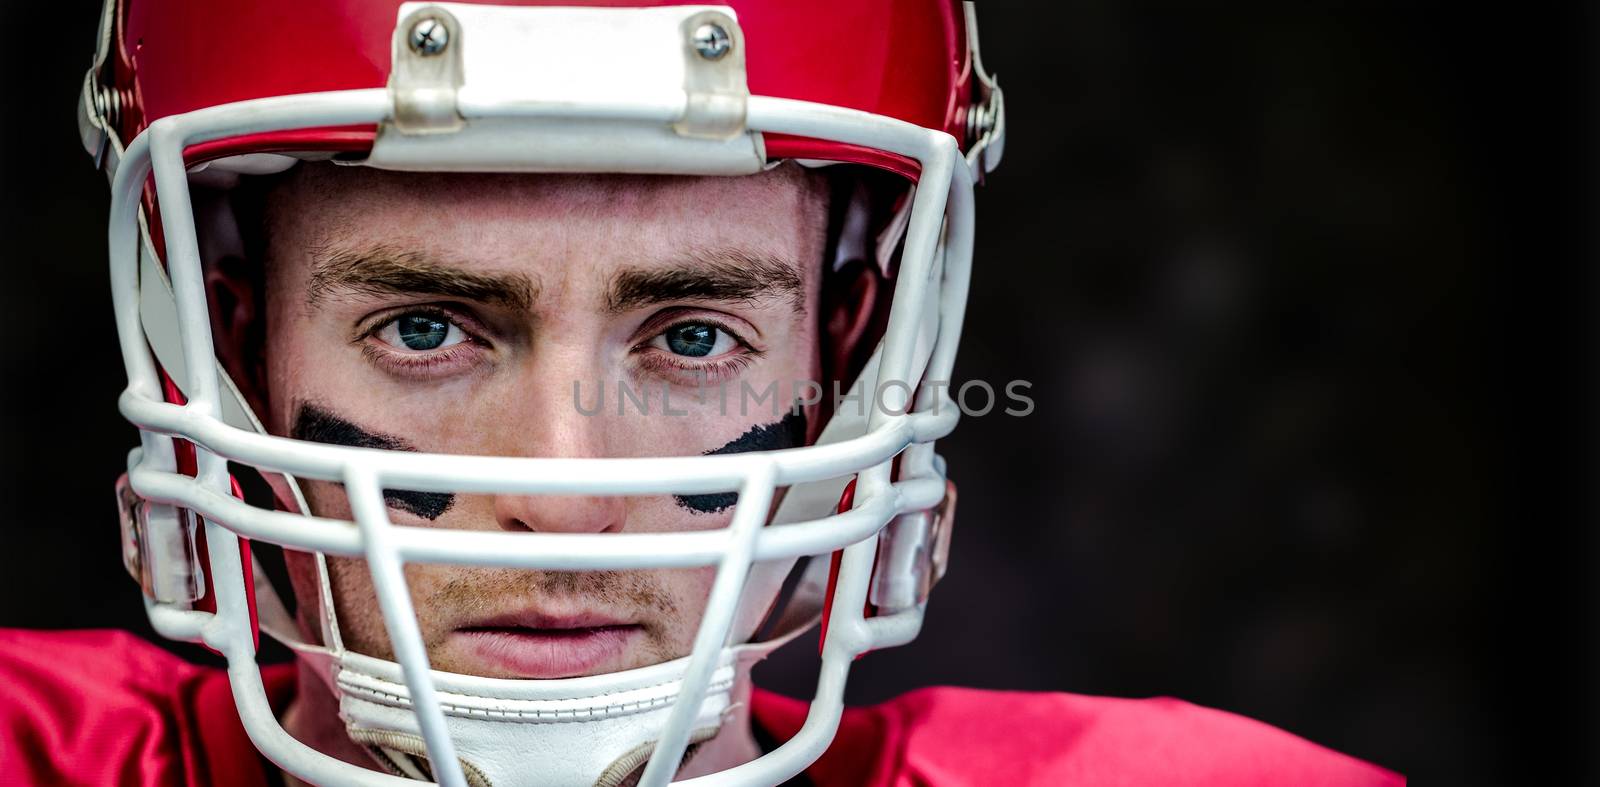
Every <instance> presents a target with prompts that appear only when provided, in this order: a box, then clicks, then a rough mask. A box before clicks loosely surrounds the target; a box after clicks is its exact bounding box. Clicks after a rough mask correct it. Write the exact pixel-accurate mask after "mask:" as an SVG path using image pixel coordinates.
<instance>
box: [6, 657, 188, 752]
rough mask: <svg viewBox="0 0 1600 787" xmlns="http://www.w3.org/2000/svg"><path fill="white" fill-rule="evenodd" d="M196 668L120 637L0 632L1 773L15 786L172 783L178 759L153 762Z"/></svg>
mask: <svg viewBox="0 0 1600 787" xmlns="http://www.w3.org/2000/svg"><path fill="white" fill-rule="evenodd" d="M201 669H202V668H200V667H197V666H195V665H192V664H190V663H188V662H186V661H184V660H183V659H180V658H178V657H177V656H174V655H172V654H170V653H167V652H166V651H164V650H162V649H160V648H158V647H156V646H154V645H152V644H150V643H148V642H146V641H144V640H142V639H140V638H139V637H137V636H134V635H133V634H130V633H128V632H125V631H110V630H87V631H31V630H21V629H0V685H4V686H6V687H7V690H6V696H5V698H4V700H0V772H3V773H6V774H7V778H8V779H10V778H18V779H19V781H17V782H15V783H17V784H51V783H60V782H61V781H62V780H68V781H71V782H72V783H82V784H89V783H107V784H109V783H114V782H115V783H145V784H159V783H173V784H176V783H181V782H182V779H181V777H180V774H181V773H182V767H183V763H181V762H179V761H178V760H179V759H180V758H177V757H167V756H163V755H161V754H159V753H161V752H167V751H171V749H172V743H171V742H172V741H173V740H174V739H175V738H176V737H177V736H178V734H179V731H178V727H179V726H180V725H181V724H183V723H185V721H186V719H185V718H184V715H185V714H184V712H183V703H182V702H181V701H180V697H181V695H182V692H183V691H184V690H185V689H186V687H187V686H190V685H191V684H192V682H193V680H192V679H193V678H194V677H195V676H196V675H198V674H199V673H200V671H201ZM101 778H104V779H106V780H107V781H103V782H100V781H96V780H97V779H101ZM127 778H133V779H134V782H127V781H125V779H127ZM8 783H10V782H8Z"/></svg>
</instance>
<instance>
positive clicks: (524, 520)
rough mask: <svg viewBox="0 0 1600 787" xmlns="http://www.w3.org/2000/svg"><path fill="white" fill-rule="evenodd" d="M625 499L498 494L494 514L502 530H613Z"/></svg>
mask: <svg viewBox="0 0 1600 787" xmlns="http://www.w3.org/2000/svg"><path fill="white" fill-rule="evenodd" d="M626 505H627V501H626V500H624V499H623V498H621V497H577V496H567V495H498V496H496V497H495V500H494V516H495V520H496V521H497V522H499V524H500V527H501V529H503V530H511V531H517V530H531V531H533V532H535V533H615V532H618V531H620V530H622V523H623V521H624V520H625V519H626V516H625V509H626Z"/></svg>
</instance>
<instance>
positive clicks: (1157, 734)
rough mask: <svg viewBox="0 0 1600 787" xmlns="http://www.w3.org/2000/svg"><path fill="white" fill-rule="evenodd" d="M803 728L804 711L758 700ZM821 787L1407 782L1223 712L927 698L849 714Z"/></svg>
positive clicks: (1053, 696)
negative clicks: (859, 786) (828, 786)
mask: <svg viewBox="0 0 1600 787" xmlns="http://www.w3.org/2000/svg"><path fill="white" fill-rule="evenodd" d="M755 710H757V717H758V718H760V720H762V721H766V723H776V725H778V726H786V728H790V729H794V728H798V723H800V720H802V718H803V717H805V704H803V702H798V701H789V699H782V697H771V696H765V694H763V696H758V697H757V707H755ZM810 773H813V776H816V777H818V779H816V781H818V784H827V785H834V784H838V785H845V784H850V785H862V787H928V785H933V787H942V785H966V784H1013V785H1035V784H1037V785H1059V784H1070V785H1075V787H1091V785H1117V787H1134V785H1160V787H1222V785H1227V787H1258V785H1259V787H1267V785H1272V787H1278V785H1286V784H1293V785H1298V787H1392V785H1403V784H1405V777H1403V776H1400V774H1395V773H1392V771H1387V769H1384V768H1379V766H1376V765H1371V763H1365V761H1362V760H1357V758H1354V757H1349V755H1344V753H1339V752H1334V750H1331V749H1325V747H1322V745H1317V744H1312V742H1309V741H1306V739H1302V737H1298V736H1293V734H1290V733H1285V731H1282V729H1277V728H1274V726H1270V725H1264V723H1261V721H1254V720H1250V718H1245V717H1240V715H1234V713H1227V712H1222V710H1213V709H1206V707H1200V705H1192V704H1189V702H1182V701H1178V699H1170V697H1155V699H1115V697H1091V696H1082V694H1058V693H1019V691H979V689H965V688H928V689H920V691H912V693H909V694H904V696H901V697H898V699H893V701H890V702H885V704H882V705H872V707H861V709H851V710H848V712H846V713H845V718H843V721H842V725H840V733H838V737H837V739H835V742H834V747H832V749H830V750H829V752H827V755H826V757H824V758H822V761H819V763H818V765H816V766H814V768H813V769H811V771H810Z"/></svg>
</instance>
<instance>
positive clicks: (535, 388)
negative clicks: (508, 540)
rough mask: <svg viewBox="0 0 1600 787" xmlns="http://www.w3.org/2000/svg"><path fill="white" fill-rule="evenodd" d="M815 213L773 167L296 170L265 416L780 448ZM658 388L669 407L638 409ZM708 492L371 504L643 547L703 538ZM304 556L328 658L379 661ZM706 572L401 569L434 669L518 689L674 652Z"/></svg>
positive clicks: (367, 634)
mask: <svg viewBox="0 0 1600 787" xmlns="http://www.w3.org/2000/svg"><path fill="white" fill-rule="evenodd" d="M825 214H826V190H825V188H824V187H822V186H821V185H820V184H819V183H818V182H817V181H816V180H814V179H813V176H810V175H805V174H802V173H800V172H799V171H798V170H797V169H795V168H793V167H785V168H780V169H778V170H774V171H771V172H767V173H764V174H761V175H756V176H750V177H743V178H660V177H625V176H605V177H601V176H581V177H579V176H554V175H537V176H510V175H436V174H416V173H406V174H400V173H385V172H379V171H374V170H368V169H365V168H336V167H333V166H330V165H306V166H302V167H300V168H299V169H298V170H297V171H296V172H295V173H294V174H292V175H290V176H289V179H288V180H287V181H286V182H284V183H283V184H280V185H278V186H276V187H275V188H274V189H273V191H272V192H271V193H270V194H269V196H268V200H267V217H268V220H267V224H266V226H267V232H268V255H267V257H268V261H267V262H268V264H267V273H266V294H265V309H266V340H265V341H266V347H265V370H264V372H265V374H264V379H265V383H264V386H265V400H266V410H267V414H266V420H267V423H268V428H269V429H270V430H271V431H272V432H273V433H274V434H280V435H289V436H294V437H299V438H302V439H309V440H316V441H321V442H333V443H343V444H347V445H362V446H370V447H383V448H390V449H400V450H415V451H423V452H430V453H445V454H478V455H493V456H533V457H630V456H660V455H668V456H694V455H699V454H703V453H708V452H712V451H723V452H728V451H738V450H762V449H767V448H781V447H786V446H788V445H794V444H799V443H801V442H803V441H804V440H806V439H807V438H808V437H809V435H808V430H807V428H806V423H805V421H804V419H803V418H794V417H790V418H784V416H785V415H787V414H788V412H789V410H788V404H789V401H790V397H791V396H792V393H791V391H792V390H793V385H794V384H795V382H796V381H803V380H816V379H819V374H820V372H819V358H820V355H819V350H820V347H819V335H818V323H819V320H818V316H817V311H818V308H819V303H818V302H819V289H820V286H821V285H820V278H821V273H820V269H821V256H822V252H823V246H824V242H825ZM773 383H776V384H777V391H778V397H777V399H776V400H774V399H768V400H766V401H764V402H762V403H761V404H759V405H756V404H752V403H749V402H747V403H746V404H745V405H744V406H740V398H741V397H740V396H739V392H740V391H741V388H742V385H744V384H748V386H749V387H750V388H751V389H753V390H754V391H757V392H760V391H764V390H766V389H767V388H768V386H769V385H770V384H773ZM575 386H576V388H575ZM719 386H720V387H722V388H724V389H726V390H727V391H728V392H729V394H730V395H729V396H728V397H727V402H728V404H727V405H726V406H724V405H723V404H722V400H721V398H720V397H719V396H718V395H717V394H715V391H716V390H718V387H719ZM624 388H625V389H628V390H627V391H626V392H625V391H623V390H621V389H624ZM663 391H665V392H666V394H665V395H666V397H667V398H668V401H669V403H670V407H671V409H672V411H673V412H674V413H681V414H673V415H667V414H664V413H663V412H662V406H663V401H662V400H663ZM706 391H711V392H712V393H706ZM629 392H631V393H634V394H637V395H639V396H640V398H642V399H644V400H645V401H647V402H648V406H649V414H648V415H644V414H642V413H641V412H640V409H641V408H640V407H639V406H638V405H637V404H636V403H635V401H634V400H633V399H630V398H627V394H628V393H629ZM597 397H603V398H601V399H600V400H599V404H598V409H597ZM749 401H751V402H753V400H749ZM619 405H620V407H621V414H620V415H619ZM774 405H776V407H774ZM775 409H776V412H775ZM812 426H813V427H814V426H815V424H812ZM809 431H810V432H812V433H814V431H815V430H814V428H813V429H811V430H809ZM305 490H306V494H307V497H308V499H309V502H310V504H311V507H312V509H313V511H314V512H315V513H317V514H319V515H323V516H330V517H339V518H348V517H349V516H350V508H349V503H348V501H347V499H346V498H345V495H344V492H343V490H342V488H341V487H340V486H338V485H336V484H332V483H327V482H309V483H306V484H305ZM729 497H730V496H719V495H705V496H691V497H673V496H665V495H664V496H641V497H609V498H585V497H552V496H514V495H499V496H491V495H455V496H451V495H440V494H423V493H416V492H407V491H405V490H393V491H390V492H389V493H388V494H386V502H387V503H388V508H389V515H390V518H391V519H392V520H393V521H394V522H395V523H396V524H400V525H413V526H422V527H436V528H452V529H460V530H507V531H516V532H520V531H534V532H542V533H613V532H631V533H645V532H665V531H683V530H699V529H709V528H716V527H722V526H724V525H726V524H727V522H728V519H729V517H730V516H731V513H732V510H731V508H729V507H728V503H729V502H731V501H730V499H729ZM329 562H330V566H329V568H330V572H331V577H332V584H333V590H334V595H335V599H336V607H337V612H338V616H339V622H340V630H341V633H342V635H343V638H344V642H345V644H346V646H348V647H350V648H351V649H352V650H355V651H357V652H360V653H365V654H368V655H374V656H379V657H386V658H388V657H392V649H391V648H390V645H389V641H388V637H387V635H386V634H385V629H384V625H383V621H382V618H381V616H380V614H379V611H378V604H377V600H376V598H375V595H374V591H373V586H372V583H371V579H370V575H369V574H368V567H367V565H366V563H365V562H364V561H361V560H351V559H330V561H329ZM290 566H291V572H292V574H293V578H294V581H295V589H296V594H297V595H298V597H299V598H300V599H302V601H306V600H309V599H314V598H316V596H315V593H314V588H315V584H314V583H315V578H314V571H313V569H312V564H311V561H310V560H309V559H308V557H307V556H305V555H292V556H291V557H290ZM712 575H713V570H712V569H710V568H706V569H695V570H659V571H627V572H588V573H556V572H531V571H518V570H510V569H486V568H470V567H461V566H449V565H427V564H416V565H408V566H407V568H406V579H407V581H408V582H409V584H410V587H411V592H412V598H413V600H414V602H415V605H416V607H417V614H418V618H419V622H420V624H421V628H422V634H423V638H424V642H425V644H426V646H427V648H428V655H429V657H430V659H431V660H432V664H433V666H434V667H435V668H437V669H441V670H447V671H452V672H461V673H467V674H476V675H484V676H490V677H531V678H553V677H565V676H573V675H584V674H596V673H603V672H612V671H617V670H623V669H630V668H634V667H640V666H645V665H648V664H652V663H656V662H660V661H663V660H667V659H671V658H676V657H679V656H682V655H685V654H687V653H688V652H689V650H690V647H691V643H692V641H693V639H694V634H695V629H696V627H697V626H698V624H699V621H700V615H701V612H702V611H703V609H704V607H705V603H706V596H707V594H708V592H709V588H710V584H711V580H712Z"/></svg>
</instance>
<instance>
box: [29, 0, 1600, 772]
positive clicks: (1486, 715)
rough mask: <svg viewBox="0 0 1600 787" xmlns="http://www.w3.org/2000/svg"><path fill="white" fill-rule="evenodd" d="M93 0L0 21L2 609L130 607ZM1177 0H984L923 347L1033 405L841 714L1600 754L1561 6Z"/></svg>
mask: <svg viewBox="0 0 1600 787" xmlns="http://www.w3.org/2000/svg"><path fill="white" fill-rule="evenodd" d="M98 5H99V4H98V3H97V2H77V3H42V4H21V3H17V2H10V3H7V4H6V8H7V10H6V18H7V24H6V27H7V28H8V30H9V31H11V32H9V33H8V35H7V45H6V46H5V47H3V48H0V58H4V61H3V62H4V70H3V71H0V74H4V75H5V85H6V87H5V90H4V92H3V95H5V96H6V97H7V99H8V106H7V110H6V111H7V115H6V117H5V119H4V120H3V121H0V133H3V135H4V136H3V142H4V145H5V150H6V151H7V152H6V154H5V156H4V158H3V159H0V161H3V163H0V178H3V183H4V187H3V188H0V199H3V200H4V210H3V211H0V221H3V222H4V238H5V240H6V243H5V246H4V248H5V252H4V258H3V262H4V264H5V267H4V271H5V276H6V278H7V280H6V283H5V284H4V285H0V305H3V307H4V312H3V314H4V318H3V320H0V324H3V325H5V326H6V328H7V330H6V332H5V335H6V339H7V340H6V341H4V342H3V343H0V347H3V350H0V352H3V361H0V363H3V368H5V369H6V370H7V375H6V379H7V384H6V385H4V386H0V390H3V394H0V396H3V397H4V398H3V400H0V412H4V413H5V414H6V419H5V422H4V425H3V426H0V445H3V448H4V450H3V452H0V455H3V459H0V461H3V463H4V464H3V466H0V478H3V479H4V484H5V486H4V499H5V500H6V502H7V514H8V517H7V518H8V520H9V521H8V522H7V524H6V531H7V533H6V541H5V543H6V545H7V548H6V549H5V550H3V551H0V577H4V587H5V588H6V592H5V593H4V594H3V595H0V625H7V626H32V627H87V626H119V627H128V628H133V629H135V630H138V631H141V632H146V633H148V627H147V626H146V624H145V622H144V620H143V616H142V612H141V610H140V606H139V602H138V596H137V591H136V590H135V588H134V586H133V585H132V584H131V583H130V582H129V581H128V580H127V579H126V578H125V576H124V575H123V574H122V570H121V567H120V565H119V558H118V549H117V542H116V528H115V520H114V514H113V506H112V495H111V481H112V479H113V478H115V476H116V475H117V474H118V473H119V472H120V470H121V466H122V463H123V461H124V451H125V450H126V448H127V447H129V446H131V445H132V444H133V442H134V437H133V433H132V430H131V428H130V427H128V426H126V425H125V424H124V423H123V422H122V421H121V420H120V418H119V416H118V415H117V414H116V411H115V399H116V396H117V393H118V391H119V389H120V386H121V385H122V384H123V378H122V374H121V363H120V360H119V358H118V355H117V350H116V342H115V337H114V332H113V327H112V320H111V308H110V302H109V296H108V288H107V285H106V274H105V265H104V237H105V235H104V221H105V212H106V201H107V199H106V196H105V187H104V183H103V181H102V180H101V178H100V176H99V175H98V174H96V173H94V172H93V171H91V168H90V165H89V163H88V161H87V158H86V157H85V156H84V155H83V154H82V152H81V150H80V149H79V148H78V143H77V134H76V129H75V127H74V122H73V112H72V110H73V102H74V100H75V99H76V97H77V89H78V85H79V81H80V80H81V78H82V74H83V69H84V67H85V66H86V64H87V61H88V55H89V51H90V48H91V43H92V38H93V32H94V26H95V18H96V13H97V9H98ZM1213 5H1215V4H1179V3H1167V4H1163V3H1120V2H1109V0H1077V1H1075V2H1064V3H1030V4H1026V6H1024V5H1023V4H1009V5H1008V4H1001V3H992V2H984V3H982V14H981V16H982V19H983V31H984V34H985V35H984V38H985V43H986V47H985V51H986V53H987V57H986V60H987V62H988V64H989V66H990V68H991V69H992V70H994V71H997V72H998V73H999V75H1000V78H1001V81H1002V84H1003V85H1004V86H1005V89H1006V96H1007V104H1008V109H1009V112H1010V114H1009V120H1010V131H1011V135H1010V140H1009V145H1008V149H1007V153H1006V161H1005V164H1004V166H1003V167H1002V169H1001V171H1000V172H999V173H997V175H996V176H995V177H994V178H993V179H992V181H991V184H990V185H989V186H987V187H986V188H984V189H983V191H982V194H981V195H980V202H979V215H980V217H981V220H980V224H979V227H980V232H979V241H978V253H977V262H976V273H975V284H974V290H973V295H972V303H971V309H970V316H969V319H968V328H967V333H966V337H965V341H964V347H963V349H962V356H961V363H960V365H959V367H958V371H959V374H960V376H962V377H966V378H972V379H985V380H1008V379H1013V378H1022V379H1027V380H1030V381H1032V382H1033V383H1034V387H1033V390H1032V395H1033V396H1034V398H1035V400H1036V401H1037V403H1038V409H1037V411H1036V412H1035V413H1034V414H1033V415H1032V416H1030V417H1027V418H1022V419H1016V418H1009V417H1005V416H1001V415H992V416H990V417H988V418H982V419H968V420H967V421H966V422H965V423H964V424H963V426H962V428H961V429H959V430H958V431H957V433H956V435H955V436H954V437H953V438H952V439H950V440H949V441H947V442H946V443H945V444H944V449H943V451H944V453H945V454H946V455H947V456H948V457H949V459H950V466H951V471H952V475H953V476H954V477H955V478H956V479H957V481H958V483H959V484H960V486H961V516H960V526H959V528H958V529H957V531H956V543H955V549H956V551H955V554H954V558H953V567H952V572H951V574H950V576H949V577H948V578H947V580H946V582H945V584H943V585H942V586H941V587H940V588H939V590H938V592H937V594H936V601H935V603H934V604H933V606H932V607H931V608H930V612H929V615H928V622H927V627H926V629H925V631H924V634H923V636H922V638H921V639H920V640H919V641H918V642H917V643H916V644H915V645H913V646H911V647H907V648H902V649H899V650H895V651H890V652H885V653H879V654H873V655H871V656H868V657H867V658H865V659H863V660H862V661H861V662H859V664H858V666H857V667H856V669H855V671H854V672H853V674H852V679H851V686H850V694H851V698H852V699H853V700H856V701H873V700H877V699H882V698H885V697H887V696H890V695H892V694H896V693H898V692H901V691H903V690H905V689H907V688H911V687H914V686H919V685H926V684H931V683H952V684H965V685H973V686H982V687H995V688H1018V689H1053V690H1067V691H1074V692H1081V693H1092V694H1112V695H1124V696H1136V697H1137V696H1152V695H1173V696H1177V697H1182V698H1184V699H1187V700H1190V701H1193V702H1197V703H1201V704H1205V705H1210V706H1215V707H1219V708H1223V709H1227V710H1230V711H1235V712H1238V713H1242V714H1246V715H1249V716H1252V717H1255V718H1258V719H1261V720H1264V721H1266V722H1269V723H1271V724H1274V725H1278V726H1281V727H1284V728H1286V729H1288V730H1290V731H1292V732H1295V733H1298V734H1300V735H1303V736H1306V737H1308V738H1310V739H1312V740H1315V741H1318V742H1320V743H1323V744H1326V745H1328V746H1331V747H1333V748H1336V749H1339V750H1342V751H1346V752H1349V753H1351V754H1353V755H1356V756H1358V757H1362V758H1365V759H1370V760H1373V761H1375V762H1378V763H1380V764H1383V765H1386V766H1389V767H1391V768H1395V769H1398V770H1402V771H1405V772H1407V773H1408V774H1413V775H1417V776H1419V777H1422V778H1425V779H1429V780H1431V781H1432V780H1436V781H1437V783H1442V784H1505V783H1512V782H1518V783H1535V782H1542V781H1548V780H1551V779H1556V778H1562V779H1564V780H1565V781H1566V783H1575V782H1577V781H1588V780H1591V779H1595V778H1597V777H1600V772H1597V770H1596V767H1595V765H1596V755H1595V754H1594V752H1595V750H1596V749H1595V746H1594V744H1595V743H1596V742H1597V741H1596V736H1595V735H1594V730H1593V726H1592V724H1591V723H1589V721H1588V720H1587V719H1586V718H1584V716H1585V715H1586V713H1585V711H1586V709H1588V708H1592V707H1594V706H1595V700H1596V699H1597V698H1600V695H1597V692H1596V682H1595V681H1594V675H1595V670H1594V666H1593V665H1594V664H1595V661H1594V657H1595V655H1596V654H1595V648H1594V647H1593V645H1594V642H1593V636H1594V635H1593V631H1594V626H1593V625H1592V623H1593V621H1594V620H1595V615H1596V609H1595V603H1594V602H1595V600H1596V598H1597V595H1600V592H1597V591H1600V585H1597V584H1596V582H1595V581H1594V579H1593V578H1592V574H1591V572H1592V570H1593V560H1592V558H1593V557H1594V554H1595V547H1596V543H1595V539H1594V535H1593V532H1592V530H1593V525H1594V523H1595V521H1596V520H1595V517H1594V514H1595V506H1594V502H1595V497H1594V494H1595V493H1594V484H1593V482H1594V481H1595V474H1594V472H1593V468H1594V465H1593V463H1592V461H1591V460H1592V459H1593V449H1594V446H1595V445H1596V444H1597V443H1596V434H1595V430H1594V427H1595V419H1594V418H1593V415H1594V404H1593V403H1594V402H1595V398H1594V386H1593V384H1592V379H1591V374H1590V370H1591V368H1592V365H1593V360H1594V358H1595V357H1596V355H1595V351H1596V347H1595V342H1594V338H1595V336H1596V328H1597V327H1600V326H1597V325H1596V321H1595V319H1594V316H1593V304H1594V298H1593V295H1594V292H1595V289H1594V285H1595V279H1594V274H1593V262H1594V256H1593V254H1592V252H1593V251H1594V244H1593V240H1594V235H1593V230H1592V229H1591V228H1590V227H1591V217H1592V216H1593V215H1595V214H1594V212H1593V210H1592V208H1593V203H1592V200H1591V199H1590V198H1591V197H1592V196H1593V193H1592V191H1593V185H1594V183H1596V177H1595V176H1596V174H1597V173H1596V171H1595V169H1594V157H1593V155H1592V152H1593V148H1594V140H1595V139H1596V137H1595V136H1594V133H1595V127H1594V124H1593V122H1592V119H1591V117H1590V108H1591V106H1592V104H1593V97H1594V96H1595V95H1597V94H1596V93H1595V88H1596V85H1595V83H1594V79H1593V78H1592V75H1593V74H1594V71H1595V68H1596V66H1597V60H1596V58H1595V57H1594V56H1593V55H1592V54H1591V53H1590V50H1589V47H1590V45H1591V42H1592V39H1593V36H1592V33H1593V32H1594V30H1595V29H1596V27H1595V24H1596V20H1595V18H1594V14H1593V12H1592V11H1590V10H1586V9H1587V6H1588V4H1572V5H1571V6H1568V7H1564V8H1558V9H1555V10H1548V9H1546V10H1541V11H1538V12H1528V13H1526V14H1524V15H1522V16H1520V17H1519V18H1512V14H1511V11H1510V8H1509V7H1505V6H1501V7H1500V9H1501V10H1500V11H1496V12H1494V13H1495V15H1492V16H1491V15H1490V12H1489V11H1468V10H1465V4H1453V5H1440V6H1438V7H1434V6H1424V5H1414V4H1395V3H1377V2H1373V3H1278V4H1262V5H1259V6H1256V5H1243V6H1241V5H1233V6H1229V7H1226V8H1220V7H1212V6H1213ZM814 652H815V651H814V650H811V649H809V648H808V647H807V646H795V647H794V648H793V649H792V650H790V651H788V652H786V653H785V654H782V655H781V656H780V657H779V658H778V659H777V660H778V661H780V662H782V663H784V664H793V665H798V664H800V663H801V662H804V661H805V660H806V659H808V658H810V656H809V655H808V654H814ZM781 672H783V670H781V669H774V668H772V667H767V668H763V670H762V671H760V672H758V675H760V676H763V677H764V678H765V679H766V680H767V681H768V682H769V683H771V684H773V685H776V686H779V687H781V688H786V689H789V690H790V691H792V692H795V693H800V694H805V693H807V692H808V691H809V687H808V686H802V685H800V684H799V681H798V680H797V679H796V678H794V677H792V676H791V677H789V678H788V679H785V678H784V676H783V675H781V674H773V673H781ZM796 674H798V673H796ZM1550 701H1553V702H1554V704H1555V705H1556V706H1557V707H1556V708H1555V710H1554V711H1552V710H1548V709H1546V708H1544V707H1543V706H1544V703H1545V702H1550ZM1536 705H1537V707H1536ZM1563 711H1564V713H1563Z"/></svg>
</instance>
